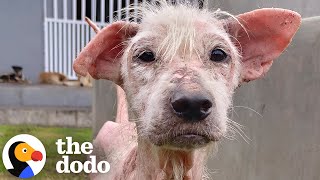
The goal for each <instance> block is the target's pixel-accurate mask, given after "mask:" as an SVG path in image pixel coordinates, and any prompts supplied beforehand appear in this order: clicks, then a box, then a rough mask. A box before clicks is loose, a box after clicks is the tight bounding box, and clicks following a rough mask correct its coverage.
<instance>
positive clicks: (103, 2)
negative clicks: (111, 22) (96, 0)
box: [100, 0, 106, 23]
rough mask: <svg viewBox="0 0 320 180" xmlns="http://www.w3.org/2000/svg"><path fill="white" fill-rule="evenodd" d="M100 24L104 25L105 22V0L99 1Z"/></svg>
mask: <svg viewBox="0 0 320 180" xmlns="http://www.w3.org/2000/svg"><path fill="white" fill-rule="evenodd" d="M100 3H101V4H100V22H101V23H104V22H105V21H106V17H105V8H104V7H105V0H100Z"/></svg>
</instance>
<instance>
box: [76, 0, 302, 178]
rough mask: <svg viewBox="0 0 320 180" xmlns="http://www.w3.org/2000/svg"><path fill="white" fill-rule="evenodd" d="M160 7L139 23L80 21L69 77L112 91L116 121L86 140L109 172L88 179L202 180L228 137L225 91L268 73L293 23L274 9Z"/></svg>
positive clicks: (292, 16) (294, 17)
mask: <svg viewBox="0 0 320 180" xmlns="http://www.w3.org/2000/svg"><path fill="white" fill-rule="evenodd" d="M160 4H161V7H160V6H159V5H149V6H147V7H143V8H141V12H140V15H141V23H139V24H136V23H129V22H123V21H119V22H115V23H112V24H110V25H108V26H107V27H105V28H104V29H102V30H99V29H98V28H97V27H96V26H95V25H94V24H93V23H92V22H90V21H89V24H90V25H91V26H92V27H93V28H94V29H95V31H96V32H98V34H97V35H96V37H95V38H94V39H93V40H92V41H91V42H90V43H89V44H88V45H87V46H86V47H85V48H84V50H83V51H82V52H81V53H80V55H79V56H78V58H77V59H76V61H75V63H74V69H75V71H76V72H77V73H78V74H86V73H87V72H89V73H90V75H91V76H92V77H94V78H96V79H99V78H102V79H109V80H111V81H113V82H115V83H116V84H117V85H119V86H120V87H121V88H120V87H118V90H117V92H118V111H117V119H116V122H110V121H108V122H106V124H105V125H104V126H103V127H102V128H101V130H100V132H99V134H98V136H97V137H96V139H95V140H94V144H95V153H96V154H97V155H98V156H100V158H101V160H102V159H103V160H107V161H109V162H110V163H111V170H110V172H109V173H107V174H98V175H94V174H93V175H92V176H91V177H92V178H94V179H119V180H120V179H121V180H122V179H123V180H124V179H125V180H127V179H139V180H149V179H156V180H164V179H176V180H181V179H183V180H188V179H195V180H199V179H205V178H206V177H207V175H206V173H205V168H206V167H205V164H206V160H207V157H208V155H209V153H210V151H211V149H212V146H213V145H214V144H215V142H216V141H219V140H220V139H221V138H223V137H224V136H226V134H227V132H228V130H229V129H228V126H229V124H230V121H229V119H228V117H227V114H228V110H229V108H230V107H231V105H232V95H233V93H234V90H235V89H236V87H238V86H239V85H240V83H242V82H245V81H251V80H254V79H258V78H260V77H262V76H263V75H264V74H265V73H266V72H267V71H268V69H269V68H270V66H271V64H272V62H273V60H274V59H275V58H277V57H278V56H279V55H280V54H281V52H282V51H283V50H284V49H285V48H286V47H287V45H288V43H290V41H291V39H292V37H293V35H294V34H295V32H296V31H297V29H298V27H299V25H300V21H301V18H300V16H299V14H297V13H295V12H293V11H290V10H283V9H261V10H256V11H253V12H248V13H245V14H241V15H238V16H231V15H229V14H227V13H226V12H221V11H215V12H209V11H207V10H199V9H197V8H194V7H191V6H188V5H177V6H171V5H168V4H166V3H164V2H161V3H160ZM221 16H228V18H221ZM216 50H218V52H217V51H216ZM213 52H217V53H220V55H221V54H223V59H222V60H221V61H217V59H216V57H217V56H212V54H213ZM222 52H224V53H222ZM150 54H151V55H153V56H151V55H150ZM150 56H151V57H154V58H150ZM146 57H147V58H146ZM218 57H222V56H218ZM122 89H123V90H124V92H123V90H122ZM126 98H127V99H126ZM190 107H192V108H190ZM198 108H199V109H198Z"/></svg>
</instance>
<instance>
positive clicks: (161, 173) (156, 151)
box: [123, 140, 208, 180]
mask: <svg viewBox="0 0 320 180" xmlns="http://www.w3.org/2000/svg"><path fill="white" fill-rule="evenodd" d="M207 153H208V151H207V150H205V149H198V150H190V151H182V150H169V149H164V148H159V147H155V146H154V145H152V144H150V143H149V142H146V141H144V140H138V146H137V147H136V148H134V149H133V150H132V151H131V152H130V153H129V154H128V156H127V158H126V160H125V162H124V165H125V166H126V167H128V168H126V169H125V170H124V172H123V173H124V174H126V175H129V174H130V175H129V176H130V177H127V178H129V179H131V178H132V179H142V180H145V179H155V180H164V179H165V180H167V179H168V180H171V179H179V180H180V179H181V180H189V179H193V180H200V179H202V177H203V174H204V168H205V163H206V158H207Z"/></svg>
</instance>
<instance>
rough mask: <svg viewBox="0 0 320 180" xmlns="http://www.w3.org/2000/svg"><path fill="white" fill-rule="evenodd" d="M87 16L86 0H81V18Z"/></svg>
mask: <svg viewBox="0 0 320 180" xmlns="http://www.w3.org/2000/svg"><path fill="white" fill-rule="evenodd" d="M85 17H86V0H81V20H84V18H85Z"/></svg>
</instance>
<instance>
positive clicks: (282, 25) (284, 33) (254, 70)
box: [227, 8, 301, 81]
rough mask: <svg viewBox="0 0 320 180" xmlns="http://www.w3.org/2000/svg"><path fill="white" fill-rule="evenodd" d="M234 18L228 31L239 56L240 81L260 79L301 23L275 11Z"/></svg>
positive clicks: (287, 12)
mask: <svg viewBox="0 0 320 180" xmlns="http://www.w3.org/2000/svg"><path fill="white" fill-rule="evenodd" d="M236 18H237V19H238V22H237V21H235V20H231V21H230V20H229V21H228V23H227V28H228V31H229V34H230V36H231V38H233V39H232V40H234V43H235V44H236V45H237V47H238V48H239V51H240V53H241V56H242V64H243V66H242V70H241V78H242V81H251V80H255V79H257V78H260V77H262V76H263V75H264V74H265V73H266V72H267V71H268V70H269V68H270V67H271V65H272V63H273V60H275V59H276V58H277V57H279V56H280V54H281V53H282V52H283V51H284V50H285V48H286V47H287V46H288V44H289V43H290V42H291V39H292V37H293V36H294V34H295V33H296V32H297V30H298V28H299V26H300V24H301V16H300V15H299V14H298V13H296V12H294V11H290V10H285V9H277V8H268V9H259V10H254V11H251V12H247V13H244V14H240V15H238V16H237V17H236ZM234 38H236V39H234Z"/></svg>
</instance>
